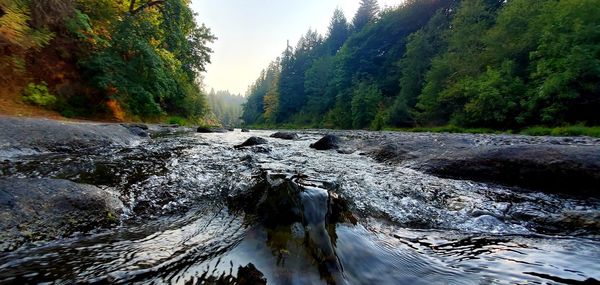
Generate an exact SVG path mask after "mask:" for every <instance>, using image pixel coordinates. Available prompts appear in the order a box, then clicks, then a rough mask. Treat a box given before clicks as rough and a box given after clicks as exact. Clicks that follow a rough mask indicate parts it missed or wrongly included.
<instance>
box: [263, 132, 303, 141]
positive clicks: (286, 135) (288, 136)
mask: <svg viewBox="0 0 600 285" xmlns="http://www.w3.org/2000/svg"><path fill="white" fill-rule="evenodd" d="M269 137H272V138H276V139H282V140H296V139H298V138H299V137H298V134H297V133H292V132H276V133H273V134H271V135H270V136H269Z"/></svg>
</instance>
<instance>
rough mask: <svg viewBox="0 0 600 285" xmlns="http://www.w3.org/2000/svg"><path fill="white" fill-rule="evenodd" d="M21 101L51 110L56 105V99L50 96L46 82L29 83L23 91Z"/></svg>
mask: <svg viewBox="0 0 600 285" xmlns="http://www.w3.org/2000/svg"><path fill="white" fill-rule="evenodd" d="M23 101H25V102H27V103H29V104H32V105H37V106H41V107H46V108H52V107H54V104H56V97H55V96H54V95H52V94H50V91H49V90H48V85H47V84H46V82H41V83H40V84H35V83H29V84H27V87H25V89H23Z"/></svg>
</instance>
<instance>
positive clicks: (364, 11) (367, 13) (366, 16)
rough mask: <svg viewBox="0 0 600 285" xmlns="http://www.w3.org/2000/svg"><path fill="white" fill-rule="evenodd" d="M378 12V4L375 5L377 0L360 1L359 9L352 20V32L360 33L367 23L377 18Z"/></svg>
mask: <svg viewBox="0 0 600 285" xmlns="http://www.w3.org/2000/svg"><path fill="white" fill-rule="evenodd" d="M378 12H379V4H377V0H361V1H360V7H359V8H358V11H356V14H355V15H354V18H353V19H352V26H353V28H354V31H355V32H359V31H361V30H362V29H363V28H364V27H365V26H366V25H367V24H368V23H370V22H371V21H373V20H374V19H375V18H376V17H377V13H378Z"/></svg>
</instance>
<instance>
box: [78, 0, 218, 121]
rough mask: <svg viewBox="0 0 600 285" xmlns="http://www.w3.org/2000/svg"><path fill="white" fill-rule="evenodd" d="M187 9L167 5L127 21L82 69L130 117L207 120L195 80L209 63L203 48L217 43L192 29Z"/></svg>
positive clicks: (175, 3) (201, 29) (180, 4)
mask: <svg viewBox="0 0 600 285" xmlns="http://www.w3.org/2000/svg"><path fill="white" fill-rule="evenodd" d="M186 3H187V2H185V1H182V0H177V1H167V2H165V5H164V7H162V8H161V9H160V11H161V13H160V14H159V13H156V12H154V11H142V12H139V13H136V14H132V15H126V16H125V17H124V18H123V20H122V21H119V22H118V23H116V25H115V26H114V27H113V29H114V32H113V34H112V36H111V39H110V40H111V41H110V46H109V47H107V48H105V49H102V50H100V51H99V52H97V53H95V54H93V55H92V56H91V57H90V58H89V59H88V60H87V61H86V62H85V63H84V66H85V68H86V70H87V75H88V76H89V78H90V81H91V82H92V84H94V85H95V86H96V87H98V88H100V89H101V90H104V91H105V92H106V93H107V94H108V95H109V97H110V98H114V99H116V100H117V101H119V103H120V104H121V105H122V106H124V107H125V109H126V110H127V111H128V112H129V113H130V114H132V115H134V116H140V117H142V118H152V117H160V116H162V115H164V114H167V113H169V114H178V115H181V116H183V117H190V118H193V117H200V116H203V115H204V114H206V111H207V109H208V105H207V101H206V98H205V96H204V94H202V92H201V90H200V88H199V86H198V84H197V83H196V82H195V78H196V77H197V75H198V73H199V72H201V71H204V66H205V64H206V63H208V62H209V57H208V55H209V53H210V49H208V48H207V47H206V43H208V42H211V41H212V40H214V39H215V38H214V37H213V36H212V35H211V34H210V31H209V30H208V29H207V28H206V27H204V26H202V27H197V26H196V24H195V22H194V19H193V14H192V12H191V10H190V9H189V7H188V6H187V4H186Z"/></svg>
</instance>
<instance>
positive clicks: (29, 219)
mask: <svg viewBox="0 0 600 285" xmlns="http://www.w3.org/2000/svg"><path fill="white" fill-rule="evenodd" d="M122 212H123V204H122V202H121V200H119V199H118V198H117V197H116V196H114V195H112V194H110V193H108V192H107V191H105V190H102V189H100V188H98V187H95V186H92V185H86V184H77V183H74V182H70V181H67V180H59V179H38V178H26V179H22V178H2V179H0V251H7V250H14V249H16V248H17V247H18V246H20V245H21V244H23V243H26V242H30V241H37V240H48V239H55V238H60V237H64V236H67V235H70V234H72V233H74V232H86V231H90V230H93V229H97V228H102V227H110V226H113V225H115V224H117V223H118V222H119V217H120V215H121V214H122Z"/></svg>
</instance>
